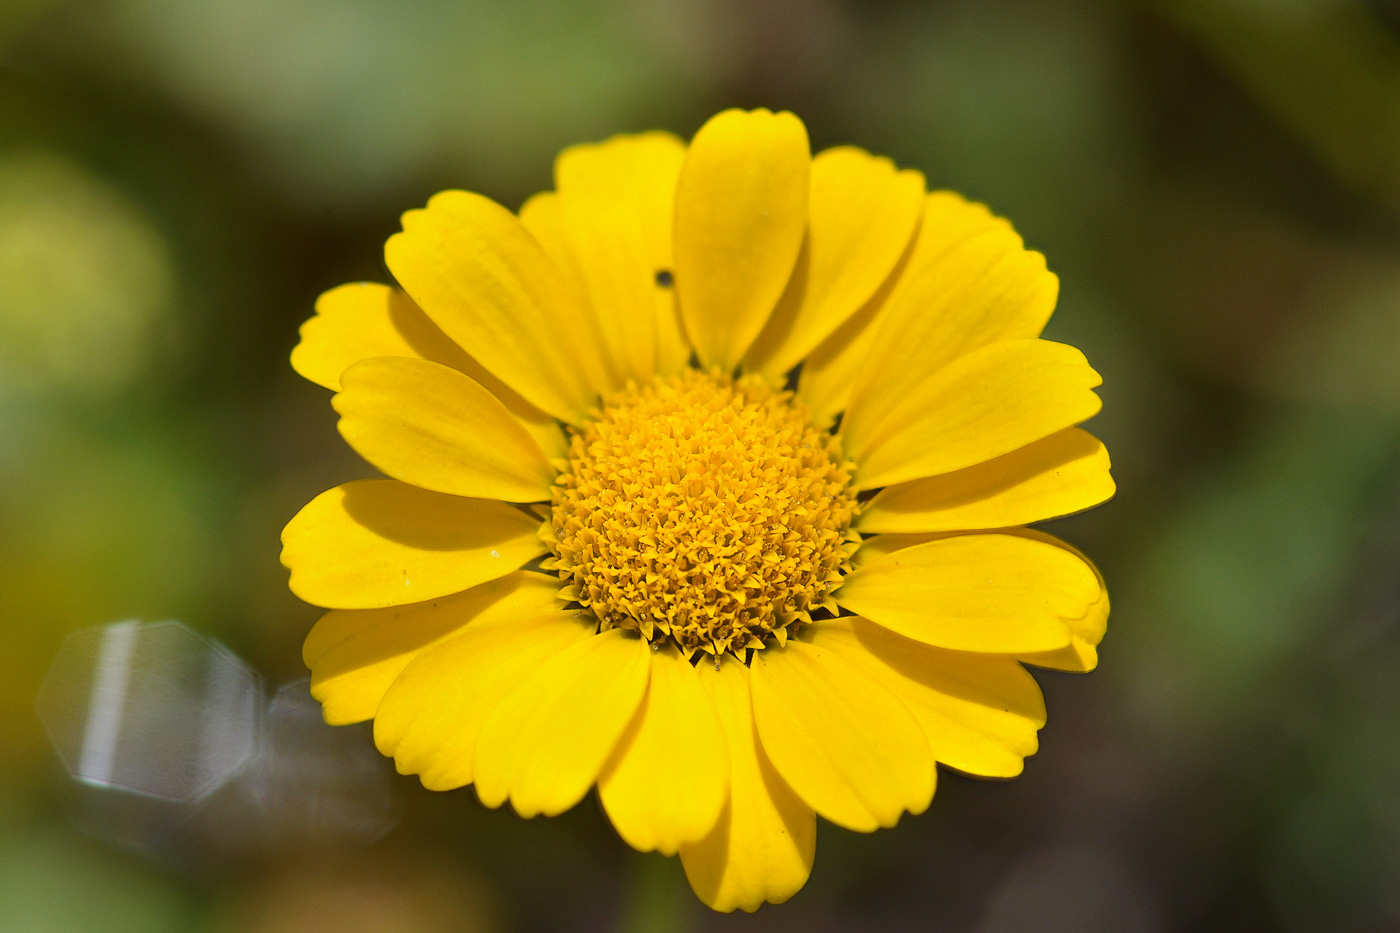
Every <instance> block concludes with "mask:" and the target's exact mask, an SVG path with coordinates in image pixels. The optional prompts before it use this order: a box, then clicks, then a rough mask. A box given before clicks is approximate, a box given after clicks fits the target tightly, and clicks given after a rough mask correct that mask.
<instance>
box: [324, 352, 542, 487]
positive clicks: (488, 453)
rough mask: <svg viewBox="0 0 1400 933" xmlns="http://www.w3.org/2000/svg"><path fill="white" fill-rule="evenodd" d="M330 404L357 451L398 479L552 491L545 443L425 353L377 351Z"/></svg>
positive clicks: (351, 372)
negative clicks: (410, 355)
mask: <svg viewBox="0 0 1400 933" xmlns="http://www.w3.org/2000/svg"><path fill="white" fill-rule="evenodd" d="M340 382H341V390H340V393H339V394H338V395H336V396H335V398H334V399H332V401H331V404H332V406H333V407H334V408H335V410H336V411H337V412H339V413H340V424H339V425H338V427H339V429H340V434H341V436H342V437H344V438H345V440H346V442H347V443H349V444H350V446H351V447H353V448H354V449H355V452H356V453H358V454H359V455H360V456H362V457H364V458H365V459H366V460H368V461H369V462H370V463H372V464H374V465H375V466H377V467H378V468H379V469H381V470H383V471H384V472H385V473H387V474H388V475H390V476H392V477H393V478H394V479H399V480H403V481H405V482H408V483H412V484H413V485H415V486H419V487H422V488H423V489H431V490H433V491H434V492H445V493H450V494H452V495H456V496H475V497H478V498H483V499H504V500H505V501H507V502H539V501H542V500H545V499H548V498H549V487H550V484H551V483H553V481H554V474H555V471H554V469H553V468H552V467H551V466H550V465H549V461H548V459H547V458H546V456H545V453H544V451H543V450H541V449H540V445H539V444H537V443H536V442H535V439H534V438H533V437H531V436H530V432H529V431H527V430H526V429H525V426H524V425H522V424H521V423H520V422H519V421H517V420H516V419H515V416H513V415H512V414H511V413H510V412H509V411H508V410H507V409H506V407H505V405H503V404H501V402H500V401H499V400H497V399H496V397H495V396H494V395H492V394H491V393H490V392H488V391H486V389H485V388H483V387H482V386H481V384H480V383H478V382H476V381H475V380H474V379H472V378H471V377H469V376H465V375H463V374H462V373H460V372H458V371H456V370H454V369H450V368H448V367H446V366H441V365H439V364H437V363H430V362H428V361H427V360H416V359H402V358H394V357H377V358H375V359H371V360H364V361H363V362H360V363H356V364H355V365H354V366H351V367H350V368H349V369H347V370H346V371H345V372H344V373H342V374H341V377H340Z"/></svg>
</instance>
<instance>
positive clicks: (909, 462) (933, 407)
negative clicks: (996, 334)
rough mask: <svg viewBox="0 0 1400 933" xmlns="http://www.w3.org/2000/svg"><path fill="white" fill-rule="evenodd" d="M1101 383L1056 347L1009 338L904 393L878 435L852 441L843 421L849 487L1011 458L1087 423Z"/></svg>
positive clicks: (1076, 355) (1067, 350) (1071, 353)
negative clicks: (852, 465) (851, 472)
mask: <svg viewBox="0 0 1400 933" xmlns="http://www.w3.org/2000/svg"><path fill="white" fill-rule="evenodd" d="M1101 382H1102V380H1101V379H1100V378H1099V374H1098V373H1096V372H1094V370H1093V369H1092V368H1091V367H1090V366H1089V363H1088V361H1087V360H1085V359H1084V354H1083V353H1080V352H1079V351H1078V350H1076V349H1075V348H1074V347H1071V346H1068V345H1067V344H1063V343H1052V342H1050V341H1048V340H1009V341H1005V342H1002V343H995V344H992V345H991V346H988V347H984V348H982V349H981V350H977V351H974V352H973V353H970V354H968V355H967V356H964V357H962V358H961V359H959V360H957V361H956V362H954V363H952V364H950V365H948V366H946V367H944V368H943V369H941V370H939V371H938V372H937V373H935V374H934V375H933V376H931V377H930V378H928V379H926V380H924V381H923V382H922V383H920V384H919V385H918V386H917V387H916V388H915V389H913V390H911V392H910V394H909V395H908V396H907V397H905V398H904V399H903V400H902V401H901V402H900V403H899V405H898V407H897V408H896V409H895V410H894V411H892V412H891V414H890V416H889V417H888V418H887V419H886V420H885V421H884V423H883V424H882V426H881V427H880V428H878V429H877V430H875V431H866V432H863V433H858V434H855V435H852V434H848V433H847V424H846V422H845V421H843V422H842V424H841V432H842V436H843V441H844V444H845V451H846V455H847V456H848V457H850V458H851V459H852V460H854V461H855V462H856V465H857V466H856V474H855V484H856V485H857V486H858V487H859V488H862V489H873V488H875V487H877V486H888V485H891V484H893V483H902V482H906V481H908V480H911V479H920V478H921V477H925V476H933V475H935V474H939V473H951V472H952V471H954V470H961V469H963V468H965V467H970V466H973V465H975V464H978V463H982V462H984V461H987V460H991V459H992V458H994V457H1000V456H1001V455H1002V454H1007V453H1010V452H1011V451H1013V450H1017V449H1019V448H1021V447H1024V446H1026V445H1027V444H1030V443H1032V442H1034V441H1038V440H1040V439H1041V438H1044V437H1048V436H1050V435H1051V434H1054V433H1055V432H1057V431H1061V430H1064V429H1065V428H1067V427H1070V426H1072V425H1075V424H1078V423H1079V422H1081V421H1084V420H1086V419H1088V418H1091V417H1093V416H1094V414H1096V413H1097V412H1098V410H1099V408H1100V407H1101V406H1102V402H1100V401H1099V397H1098V396H1097V395H1095V394H1094V392H1093V389H1094V387H1095V386H1097V385H1099V384H1100V383H1101ZM854 413H855V408H854V406H853V407H852V409H851V410H849V411H847V412H846V417H847V418H850V417H851V416H852V415H853V414H854Z"/></svg>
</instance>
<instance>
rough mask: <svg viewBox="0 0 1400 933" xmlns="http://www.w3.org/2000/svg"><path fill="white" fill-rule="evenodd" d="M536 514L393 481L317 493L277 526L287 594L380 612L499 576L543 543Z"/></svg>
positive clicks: (349, 485)
mask: <svg viewBox="0 0 1400 933" xmlns="http://www.w3.org/2000/svg"><path fill="white" fill-rule="evenodd" d="M539 525H540V522H539V519H537V518H532V517H531V516H529V515H526V514H525V513H524V512H522V511H520V510H519V509H517V508H514V507H512V506H509V505H506V504H505V503H503V502H494V501H491V500H489V499H464V498H461V497H458V496H445V495H442V494H441V493H436V492H428V491H426V490H423V489H418V488H416V487H413V486H409V485H408V484H407V483H400V482H398V481H397V480H392V479H382V480H381V479H372V480H361V481H359V482H354V483H346V484H345V485H343V486H337V487H336V488H334V489H330V490H327V491H326V492H323V493H321V494H320V495H319V496H317V497H316V498H315V499H312V500H311V501H310V502H308V503H307V504H306V506H305V507H304V508H302V510H301V511H300V512H298V513H297V514H296V516H295V517H293V518H292V520H291V521H290V522H288V523H287V527H286V528H284V529H283V530H282V564H283V565H284V566H285V567H287V568H288V569H289V570H291V572H292V579H291V583H290V586H291V589H292V592H293V593H295V594H296V595H297V596H300V597H301V598H302V599H304V600H306V601H307V602H309V603H311V604H312V605H316V606H325V607H326V608H328V609H378V608H380V607H383V606H402V605H405V604H406V603H416V602H422V601H424V600H428V599H436V598H437V597H439V596H447V595H448V594H450V593H460V592H461V591H462V590H466V589H470V588H471V587H473V586H476V585H477V584H480V583H485V582H486V581H487V580H494V579H496V578H497V577H503V576H505V575H506V574H508V573H510V572H511V571H512V570H515V569H516V568H518V567H519V566H520V565H521V564H523V563H525V562H526V561H528V560H530V559H531V558H533V557H535V556H537V555H539V554H541V553H542V552H543V551H544V546H543V545H542V544H541V543H540V541H539V538H538V536H537V531H538V529H539Z"/></svg>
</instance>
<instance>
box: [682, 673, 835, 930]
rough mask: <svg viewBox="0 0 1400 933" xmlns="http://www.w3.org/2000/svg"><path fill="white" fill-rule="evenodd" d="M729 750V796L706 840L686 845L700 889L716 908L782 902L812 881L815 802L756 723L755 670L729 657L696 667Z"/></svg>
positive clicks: (689, 871)
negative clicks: (772, 755) (790, 777)
mask: <svg viewBox="0 0 1400 933" xmlns="http://www.w3.org/2000/svg"><path fill="white" fill-rule="evenodd" d="M696 673H697V674H698V675H699V677H700V683H701V685H702V686H703V687H704V688H705V691H706V693H707V694H708V695H709V697H710V699H711V701H712V702H713V703H714V708H715V711H716V712H717V713H718V715H719V720H720V723H721V725H722V726H723V729H724V736H725V740H726V743H727V745H728V749H729V799H728V801H727V802H726V803H725V805H724V809H723V810H722V811H721V813H720V816H719V819H718V821H717V822H716V824H715V828H714V829H713V830H712V831H711V832H710V834H709V835H708V836H706V837H705V838H704V839H703V840H701V841H700V842H697V843H693V844H690V845H683V846H681V850H680V855H681V863H682V864H683V865H684V866H685V874H686V877H687V878H688V879H689V880H690V884H691V887H693V888H694V889H695V893H696V894H697V895H698V896H699V897H700V899H701V900H703V901H704V902H705V903H706V904H708V905H709V906H710V907H712V908H714V909H715V910H722V911H731V910H736V909H738V910H745V911H749V912H752V911H755V910H757V909H758V908H759V907H760V906H761V905H762V904H763V902H764V901H768V902H770V903H773V904H781V903H782V902H783V901H785V900H787V899H788V898H789V897H791V896H792V895H794V894H796V893H797V891H798V890H800V889H801V887H802V886H803V885H804V884H806V883H807V877H808V875H810V874H811V873H812V859H813V857H814V856H815V854H816V846H817V821H816V814H815V813H813V811H812V808H811V807H809V806H807V804H805V803H803V802H802V800H801V799H800V798H799V797H798V796H797V795H796V794H795V793H793V791H792V789H791V788H790V787H788V785H787V783H786V782H784V781H783V779H782V777H781V776H780V775H779V774H778V772H777V771H776V770H775V769H774V767H773V765H772V763H771V762H770V761H769V760H768V756H767V754H766V753H765V752H764V751H763V747H762V746H761V745H760V743H759V740H758V733H757V730H756V729H755V727H754V720H753V701H752V697H751V695H750V687H749V682H750V672H749V669H748V668H747V667H745V666H744V665H742V664H740V663H738V662H737V661H735V660H734V659H732V658H725V659H724V660H723V661H721V663H720V667H719V669H718V670H715V669H714V668H711V667H709V666H706V665H702V666H701V667H700V668H699V669H697V671H696Z"/></svg>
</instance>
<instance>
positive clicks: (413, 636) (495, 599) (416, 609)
mask: <svg viewBox="0 0 1400 933" xmlns="http://www.w3.org/2000/svg"><path fill="white" fill-rule="evenodd" d="M558 589H559V584H558V581H557V580H556V579H555V578H553V577H547V576H545V575H544V574H541V573H531V572H529V571H524V570H517V571H515V572H514V573H509V574H506V575H505V576H504V577H501V578H500V579H499V580H491V581H489V582H487V583H483V584H481V585H480V586H476V587H473V588H471V589H470V590H467V591H466V592H464V593H457V594H455V595H452V596H445V597H443V598H442V599H435V600H432V601H430V602H425V603H411V604H409V605H407V606H389V607H386V608H384V609H337V610H333V611H331V612H328V613H326V614H325V615H323V616H321V619H320V621H318V622H317V623H316V624H315V626H313V627H312V629H311V633H310V634H309V635H307V636H306V644H305V645H304V646H303V647H302V659H303V660H304V661H305V662H306V666H307V667H308V668H310V669H311V695H312V696H313V697H315V698H316V699H317V700H319V701H321V706H322V708H323V709H324V711H325V716H326V722H328V723H330V724H331V725H343V724H345V723H352V722H363V721H364V720H366V719H369V718H370V717H372V716H374V714H375V710H377V709H378V708H379V701H380V700H382V699H383V698H384V694H385V692H386V691H388V689H389V685H390V684H392V683H393V682H394V678H396V677H398V676H399V674H400V673H401V672H402V671H403V669H404V668H405V667H407V666H408V664H409V662H410V661H412V660H413V659H414V658H416V657H417V656H418V655H419V654H420V653H421V652H422V651H423V650H424V649H425V648H427V647H429V646H430V645H432V644H434V643H436V642H439V641H442V640H443V639H446V638H451V637H452V636H453V635H456V634H458V633H460V632H461V631H462V630H463V629H464V628H465V627H466V626H467V625H471V624H477V625H479V624H486V623H489V622H491V621H495V620H499V619H514V618H518V617H522V616H528V615H535V614H539V613H541V612H543V611H544V610H547V609H551V608H558V607H559V606H561V605H562V604H561V603H560V602H559V600H558V598H557V596H556V595H555V594H556V591H557V590H558Z"/></svg>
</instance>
